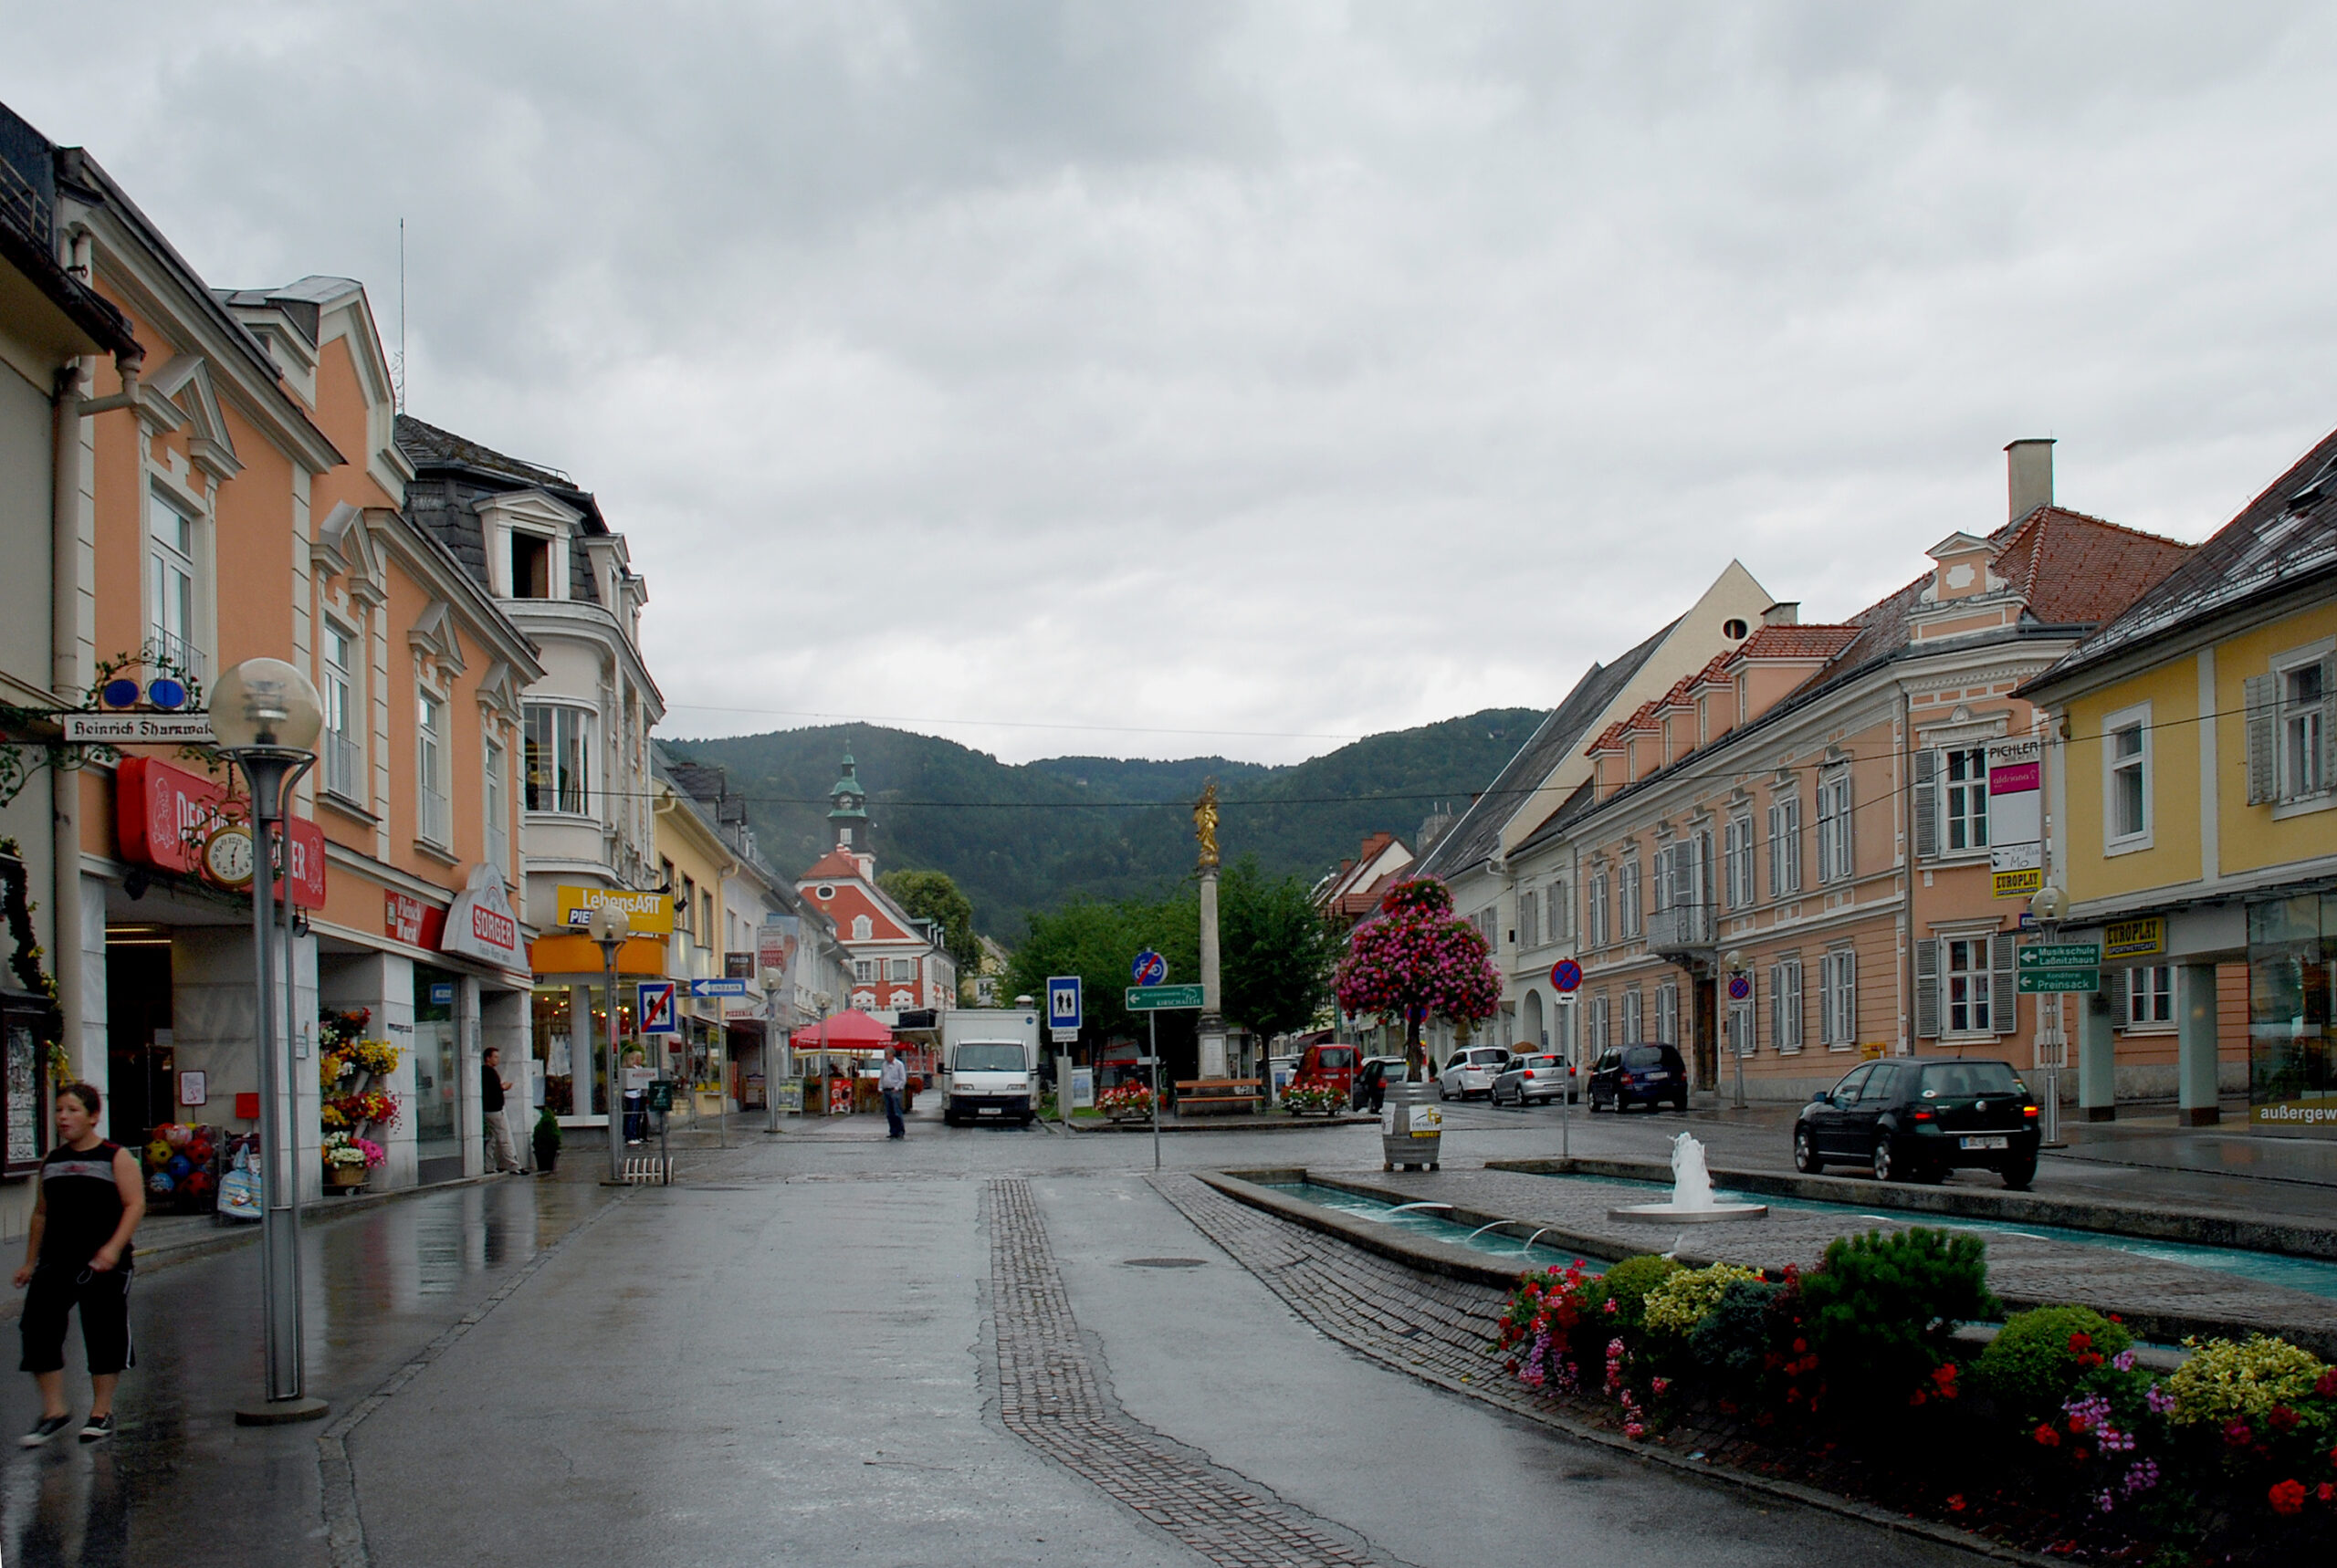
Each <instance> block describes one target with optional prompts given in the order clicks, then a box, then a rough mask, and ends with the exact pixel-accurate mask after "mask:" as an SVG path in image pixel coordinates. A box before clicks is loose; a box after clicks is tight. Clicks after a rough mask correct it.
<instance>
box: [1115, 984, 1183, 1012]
mask: <svg viewBox="0 0 2337 1568" xmlns="http://www.w3.org/2000/svg"><path fill="white" fill-rule="evenodd" d="M1200 1005H1201V988H1200V987H1199V986H1130V987H1129V988H1128V1001H1127V1008H1128V1011H1130V1012H1132V1013H1158V1012H1179V1011H1181V1010H1183V1009H1187V1008H1198V1007H1200Z"/></svg>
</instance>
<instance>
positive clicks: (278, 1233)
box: [211, 659, 330, 1426]
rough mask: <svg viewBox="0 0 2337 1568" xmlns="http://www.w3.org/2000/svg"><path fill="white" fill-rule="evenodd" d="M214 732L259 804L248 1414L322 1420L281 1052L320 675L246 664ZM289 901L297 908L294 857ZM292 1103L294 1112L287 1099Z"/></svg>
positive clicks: (223, 701)
mask: <svg viewBox="0 0 2337 1568" xmlns="http://www.w3.org/2000/svg"><path fill="white" fill-rule="evenodd" d="M211 724H212V730H213V733H214V734H215V735H216V736H217V737H218V739H219V744H220V749H221V750H223V751H225V753H226V754H227V755H228V756H229V757H230V758H234V759H235V762H236V766H238V767H239V768H242V769H243V771H244V777H245V779H246V780H247V781H248V782H249V783H250V785H251V796H252V977H253V988H252V999H253V1004H254V1006H253V1019H252V1024H253V1030H252V1040H253V1049H254V1051H255V1053H256V1054H257V1057H258V1059H259V1060H258V1066H259V1092H260V1098H259V1106H260V1124H259V1125H260V1182H261V1195H262V1196H261V1218H260V1234H259V1245H260V1254H259V1267H260V1301H261V1313H262V1319H261V1321H262V1324H263V1329H262V1333H263V1339H264V1345H265V1360H266V1364H267V1397H266V1398H265V1399H264V1400H263V1401H262V1402H261V1403H260V1404H258V1405H255V1406H245V1407H242V1408H239V1409H237V1410H236V1421H237V1422H238V1423H239V1424H241V1425H244V1426H272V1425H275V1424H277V1423H279V1422H287V1421H313V1420H316V1419H317V1418H319V1417H320V1416H323V1415H324V1414H325V1413H326V1412H327V1410H328V1409H329V1408H330V1406H327V1405H326V1403H325V1402H324V1401H323V1400H321V1399H312V1398H309V1397H308V1396H307V1395H306V1394H305V1393H304V1391H303V1389H302V1386H301V1385H302V1377H301V1365H300V1208H299V1201H300V1191H299V1166H298V1165H297V1163H296V1159H297V1156H296V1153H295V1150H296V1148H297V1144H296V1141H295V1134H294V1128H293V1122H294V1119H295V1115H296V1113H297V1112H298V1109H299V1098H300V1096H299V1080H298V1078H296V1077H295V1076H294V1075H293V1073H292V1070H291V1064H290V1063H289V1062H288V1061H283V1060H281V1058H280V1055H279V1053H280V1052H281V1051H283V1050H284V1049H285V1045H287V1044H288V1043H289V1040H290V1036H291V1034H292V1032H293V1031H294V1030H297V1029H298V1028H299V1025H298V1023H297V1022H296V1021H295V1019H294V1012H293V1007H292V998H293V997H294V995H295V986H296V978H297V977H296V976H295V975H294V973H293V966H292V952H291V945H290V942H289V941H287V943H286V946H285V954H284V962H285V986H284V994H285V1009H284V1026H285V1035H286V1040H285V1042H283V1043H279V1042H278V1040H277V1038H276V987H275V984H274V976H273V974H272V973H271V971H272V969H273V967H274V965H273V962H272V960H273V958H274V949H275V946H276V929H275V927H276V873H277V854H276V840H277V838H278V836H279V834H280V832H281V831H282V826H283V822H284V819H285V817H286V815H287V814H288V806H289V804H290V795H291V789H292V786H293V785H294V784H295V783H296V782H297V781H298V780H299V778H300V776H301V775H302V774H304V773H306V772H307V771H308V770H309V768H312V767H314V766H315V765H316V760H317V756H316V752H315V750H314V749H313V748H314V747H315V746H316V743H317V735H318V732H319V731H320V730H321V729H322V728H323V727H324V708H323V705H322V704H321V703H320V702H319V700H318V698H317V688H316V687H315V686H313V685H310V684H309V678H308V677H307V676H306V675H303V674H301V673H300V672H299V670H297V669H295V668H294V667H293V666H291V665H290V664H286V663H285V662H284V661H283V660H281V659H246V660H245V661H244V662H243V663H242V664H237V665H236V667H235V668H234V669H231V670H229V671H228V672H227V673H226V674H225V675H222V676H221V677H220V679H219V684H218V685H217V686H216V687H215V689H214V690H213V692H212V694H211ZM284 858H285V860H286V862H289V861H290V858H291V857H290V856H289V855H287V856H285V857H284ZM289 869H290V868H289V863H287V866H286V871H287V873H289ZM285 900H286V903H287V904H289V903H290V901H291V877H290V875H289V874H287V875H286V877H285ZM287 1098H288V1099H289V1101H290V1104H289V1105H287V1104H286V1103H284V1101H285V1100H286V1099H287Z"/></svg>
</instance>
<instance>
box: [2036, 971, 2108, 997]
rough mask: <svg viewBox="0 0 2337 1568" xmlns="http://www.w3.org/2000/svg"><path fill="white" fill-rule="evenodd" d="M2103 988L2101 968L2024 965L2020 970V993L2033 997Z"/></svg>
mask: <svg viewBox="0 0 2337 1568" xmlns="http://www.w3.org/2000/svg"><path fill="white" fill-rule="evenodd" d="M2100 989H2101V970H2099V969H2031V968H2028V967H2026V966H2024V967H2022V969H2021V971H2020V994H2021V995H2022V996H2024V997H2033V996H2036V995H2038V993H2040V992H2041V993H2044V994H2046V995H2053V994H2056V993H2059V994H2062V995H2067V994H2069V993H2071V992H2086V991H2098V990H2100Z"/></svg>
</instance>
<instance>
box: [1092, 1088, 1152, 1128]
mask: <svg viewBox="0 0 2337 1568" xmlns="http://www.w3.org/2000/svg"><path fill="white" fill-rule="evenodd" d="M1095 1108H1096V1109H1097V1110H1098V1111H1101V1112H1103V1113H1104V1114H1105V1115H1106V1116H1109V1117H1110V1118H1111V1119H1112V1120H1113V1121H1115V1122H1125V1121H1130V1120H1134V1119H1137V1118H1140V1117H1145V1116H1149V1115H1151V1114H1152V1091H1151V1090H1150V1089H1148V1088H1147V1087H1146V1086H1145V1085H1143V1084H1141V1083H1116V1084H1114V1085H1112V1087H1111V1088H1109V1089H1106V1090H1105V1091H1104V1092H1102V1093H1101V1094H1098V1095H1097V1096H1095Z"/></svg>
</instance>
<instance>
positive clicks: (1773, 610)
mask: <svg viewBox="0 0 2337 1568" xmlns="http://www.w3.org/2000/svg"><path fill="white" fill-rule="evenodd" d="M1761 624H1762V625H1764V626H1798V625H1800V624H1801V601H1800V600H1798V599H1781V600H1779V601H1777V602H1776V603H1775V604H1772V605H1770V606H1769V607H1768V608H1767V609H1766V610H1764V611H1763V612H1761Z"/></svg>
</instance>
